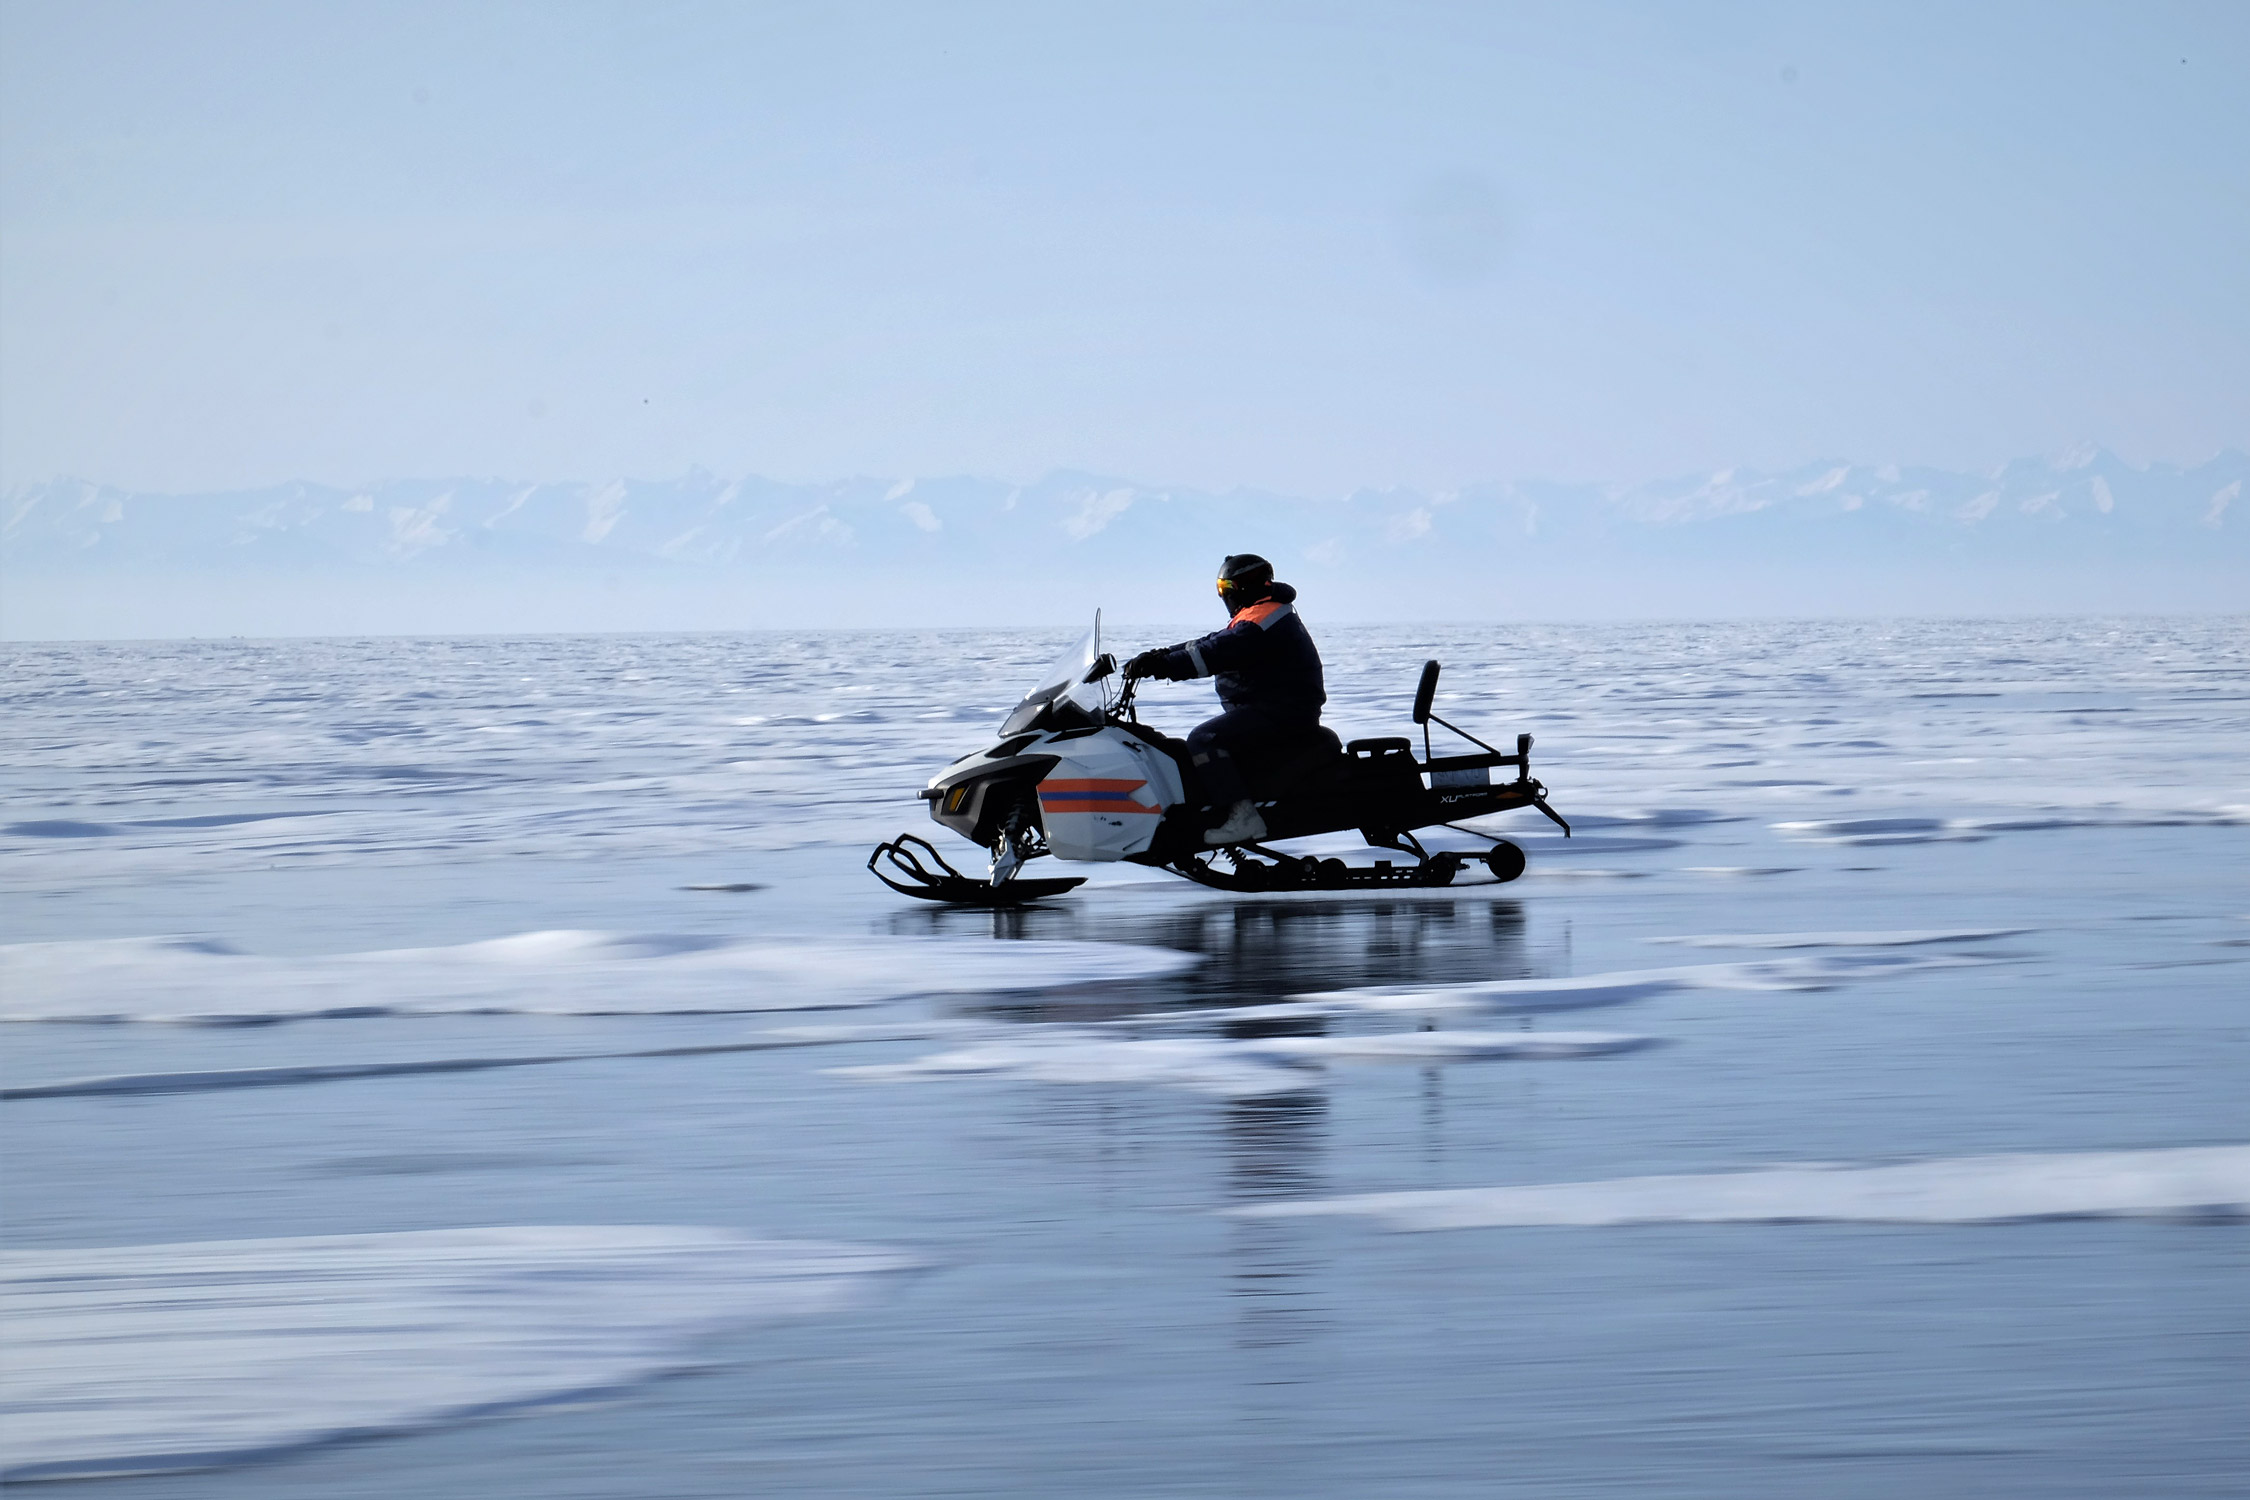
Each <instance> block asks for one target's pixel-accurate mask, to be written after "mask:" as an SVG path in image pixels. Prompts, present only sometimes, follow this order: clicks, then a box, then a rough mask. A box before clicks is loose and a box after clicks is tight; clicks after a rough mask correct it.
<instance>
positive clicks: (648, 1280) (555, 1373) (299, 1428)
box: [0, 1225, 915, 1481]
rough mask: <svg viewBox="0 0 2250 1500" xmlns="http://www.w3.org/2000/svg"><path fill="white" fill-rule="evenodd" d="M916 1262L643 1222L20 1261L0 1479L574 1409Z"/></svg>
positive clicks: (10, 1326)
mask: <svg viewBox="0 0 2250 1500" xmlns="http://www.w3.org/2000/svg"><path fill="white" fill-rule="evenodd" d="M914 1264H915V1262H913V1261H912V1260H910V1259H908V1258H906V1257H904V1256H901V1255H898V1254H894V1253H892V1252H889V1251H885V1250H878V1249H871V1248H867V1247H863V1246H855V1245H840V1244H823V1243H817V1242H800V1241H790V1240H761V1239H754V1238H751V1237H749V1236H747V1235H742V1234H737V1233H732V1232H729V1231H726V1230H719V1229H697V1228H669V1227H662V1226H649V1225H634V1226H627V1227H615V1228H611V1227H576V1226H573V1227H538V1228H494V1229H448V1230H433V1231H422V1232H418V1233H406V1234H369V1235H339V1236H326V1237H320V1238H309V1239H267V1240H219V1241H206V1242H201V1243H191V1244H173V1245H135V1246H130V1247H125V1248H119V1249H86V1250H42V1251H36V1252H13V1253H9V1254H7V1255H5V1256H0V1326H4V1328H5V1331H6V1342H7V1348H8V1357H7V1359H6V1360H5V1361H0V1411H4V1412H5V1413H6V1417H7V1432H8V1451H7V1454H6V1458H5V1468H4V1469H0V1479H5V1480H10V1481H21V1480H27V1479H64V1478H81V1477H86V1476H90V1475H97V1474H133V1473H148V1472H157V1471H163V1470H172V1469H193V1468H212V1467H218V1466H222V1465H229V1464H237V1463H245V1462H250V1461H254V1460H258V1459H263V1458H268V1457H272V1456H274V1455H276V1454H279V1453H282V1452H285V1451H288V1450H290V1449H295V1448H301V1447H304V1446H306V1445H308V1444H313V1443H321V1442H329V1441H334V1440H337V1439H341V1438H359V1437H368V1436H373V1435H378V1434H384V1433H396V1432H403V1431H408V1430H412V1429H415V1428H421V1427H429V1426H433V1425H437V1424H440V1423H446V1422H453V1421H459V1420H462V1419H464V1418H468V1417H479V1416H489V1415H493V1414H496V1413H501V1412H510V1411H522V1410H526V1409H529V1408H535V1407H539V1406H546V1405H553V1404H556V1403H561V1402H567V1401H572V1400H579V1399H584V1398H586V1397H589V1396H594V1395H599V1394H604V1393H608V1392H613V1391H615V1390H617V1389H618V1388H619V1387H622V1386H626V1385H629V1384H632V1383H635V1382H638V1381H643V1380H647V1379H649V1378H651V1377H653V1376H656V1375H660V1374H663V1373H666V1372H668V1371H674V1370H680V1369H685V1368H687V1367H689V1366H690V1365H691V1364H692V1363H693V1362H694V1359H695V1347H696V1345H697V1343H698V1342H699V1341H700V1340H701V1339H703V1338H704V1337H705V1336H706V1335H709V1334H711V1333H713V1332H716V1331H717V1330H720V1329H723V1328H726V1327H730V1326H736V1325H740V1324H744V1323H751V1322H758V1321H764V1320H767V1319H773V1318H781V1317H792V1316H802V1315H806V1314H813V1313H821V1312H827V1311H832V1310H835V1309H838V1308H842V1307H845V1306H848V1305H850V1304H851V1303H852V1302H854V1301H856V1300H858V1299H859V1298H860V1297H861V1296H862V1295H864V1293H865V1292H866V1290H867V1289H868V1278H869V1277H870V1276H871V1275H874V1274H876V1273H882V1272H895V1271H901V1270H905V1269H909V1268H910V1267H912V1266H913V1265H914Z"/></svg>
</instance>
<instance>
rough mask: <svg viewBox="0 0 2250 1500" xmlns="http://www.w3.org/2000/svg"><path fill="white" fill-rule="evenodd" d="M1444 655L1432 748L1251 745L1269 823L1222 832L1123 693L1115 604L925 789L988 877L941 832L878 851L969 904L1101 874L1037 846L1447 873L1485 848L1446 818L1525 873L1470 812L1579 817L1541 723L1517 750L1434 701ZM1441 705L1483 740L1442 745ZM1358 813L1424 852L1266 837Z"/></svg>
mask: <svg viewBox="0 0 2250 1500" xmlns="http://www.w3.org/2000/svg"><path fill="white" fill-rule="evenodd" d="M1438 670H1439V669H1438V664H1437V663H1436V662H1434V661H1433V662H1429V663H1427V664H1426V665H1425V666H1424V667H1423V668H1422V679H1421V682H1420V684H1419V685H1418V686H1417V687H1416V689H1415V694H1414V711H1413V719H1414V722H1415V723H1416V724H1418V725H1420V726H1421V728H1422V747H1421V751H1422V753H1421V755H1420V756H1419V757H1417V756H1416V754H1415V747H1414V743H1413V741H1412V740H1410V739H1407V738H1404V737H1398V738H1385V739H1361V740H1354V741H1352V742H1351V743H1350V744H1349V745H1345V744H1342V743H1340V742H1339V741H1338V739H1337V737H1336V734H1335V732H1334V731H1333V730H1329V729H1318V730H1317V731H1315V732H1314V733H1312V734H1311V735H1309V736H1307V737H1305V738H1304V739H1302V740H1300V741H1297V742H1295V744H1294V748H1293V749H1291V751H1290V752H1289V753H1287V754H1283V755H1279V756H1274V757H1269V758H1266V759H1263V760H1261V761H1256V762H1253V761H1251V760H1250V759H1249V758H1248V757H1242V760H1243V764H1242V765H1241V768H1240V769H1241V772H1242V774H1243V776H1244V778H1245V780H1246V783H1247V786H1248V789H1249V794H1250V798H1251V800H1252V802H1253V803H1254V811H1255V812H1256V814H1257V819H1258V821H1259V822H1260V823H1261V824H1263V826H1264V832H1263V833H1262V834H1260V835H1258V836H1257V837H1255V838H1244V839H1241V840H1240V841H1237V842H1232V843H1225V844H1220V845H1218V846H1217V847H1213V846H1212V845H1211V844H1210V842H1209V841H1208V839H1207V837H1206V829H1205V827H1204V824H1205V822H1206V820H1207V816H1208V815H1207V814H1206V813H1205V811H1204V809H1205V807H1206V806H1207V805H1208V804H1209V802H1210V800H1211V799H1210V796H1209V795H1208V790H1207V788H1206V787H1205V786H1204V785H1203V784H1202V780H1201V778H1200V776H1199V773H1198V771H1197V768H1196V765H1195V762H1194V756H1193V754H1192V752H1191V751H1190V750H1189V747H1188V746H1187V745H1186V744H1185V743H1183V742H1182V741H1180V740H1176V739H1173V738H1172V737H1170V736H1169V735H1166V734H1163V733H1161V732H1159V731H1158V730H1156V729H1154V728H1151V727H1150V726H1149V725H1146V724H1143V723H1142V722H1141V721H1140V719H1139V717H1138V715H1137V713H1136V712H1135V709H1134V704H1133V700H1134V695H1135V692H1136V690H1137V689H1138V687H1139V683H1140V679H1139V678H1137V677H1133V676H1124V677H1123V678H1122V686H1121V687H1120V688H1118V689H1117V690H1116V692H1115V694H1114V696H1112V691H1111V688H1110V686H1109V684H1110V683H1111V681H1112V680H1113V679H1118V678H1119V677H1120V675H1121V674H1119V672H1118V670H1117V663H1116V661H1115V659H1114V658H1112V657H1110V656H1109V655H1107V654H1105V653H1104V652H1103V651H1102V648H1101V615H1100V614H1099V613H1098V612H1097V613H1096V614H1095V616H1094V628H1093V629H1092V630H1091V631H1089V632H1087V634H1086V635H1085V637H1084V638H1083V639H1081V640H1080V641H1079V643H1078V644H1077V645H1076V646H1075V647H1073V648H1072V649H1071V650H1070V651H1069V652H1067V653H1066V654H1065V655H1064V656H1063V657H1062V659H1061V660H1059V661H1057V662H1056V663H1055V664H1054V666H1053V667H1052V668H1050V669H1049V670H1048V672H1047V674H1046V675H1045V677H1043V678H1042V679H1041V680H1040V682H1039V683H1038V684H1037V685H1036V686H1034V687H1033V688H1032V690H1031V691H1030V692H1029V693H1027V694H1025V695H1024V698H1023V701H1022V702H1020V703H1018V704H1017V705H1016V706H1015V708H1014V710H1013V711H1011V712H1010V713H1009V715H1008V717H1007V718H1006V719H1005V720H1004V721H1002V723H1001V725H1000V735H1001V738H1000V740H999V742H998V743H996V744H994V745H993V746H991V747H990V748H989V749H986V750H982V751H975V752H972V753H970V754H968V755H964V756H962V757H961V758H960V759H959V760H957V761H955V762H954V763H953V764H952V765H950V766H948V767H946V768H945V769H944V770H942V771H940V772H939V773H938V774H937V775H936V776H934V777H932V778H931V779H930V783H929V785H928V786H926V787H925V788H923V790H922V792H921V797H922V800H923V801H925V802H927V803H928V804H929V808H930V817H931V819H932V820H933V821H935V822H937V823H939V824H941V825H943V826H944V827H946V828H947V829H950V830H951V831H953V832H954V833H957V834H960V835H961V836H962V837H963V838H966V839H967V840H969V842H971V843H973V844H976V845H978V846H980V847H982V848H983V849H985V850H986V851H987V852H988V854H989V855H990V860H991V863H990V866H989V870H988V873H987V875H986V877H985V878H984V879H982V880H979V879H976V878H974V877H972V876H969V875H966V874H964V873H962V872H961V871H959V870H957V869H955V868H954V867H953V866H952V865H951V864H949V863H948V862H947V861H946V859H945V856H944V855H942V854H940V853H939V852H938V850H937V848H936V846H934V845H933V844H931V843H930V842H929V840H927V839H924V838H922V837H920V836H919V835H916V834H911V833H906V834H900V835H899V836H898V837H897V838H894V839H892V840H890V841H889V842H887V843H883V844H879V845H877V846H876V848H875V851H874V853H872V854H870V855H869V856H868V858H867V867H868V869H869V870H871V871H873V872H874V874H875V876H876V878H877V879H879V880H881V881H882V882H883V883H884V884H885V885H887V886H889V887H890V888H891V889H892V890H895V891H898V892H900V893H901V894H903V895H908V896H918V897H921V898H923V899H925V900H930V901H941V902H947V903H952V904H958V905H969V906H1015V905H1020V904H1022V903H1024V902H1028V901H1039V900H1043V899H1046V898H1048V897H1052V896H1058V895H1061V894H1062V893H1063V892H1065V891H1068V890H1071V889H1073V888H1074V887H1076V886H1078V885H1081V884H1083V883H1084V877H1083V876H1060V877H1042V878H1035V879H1024V878H1021V875H1020V872H1021V871H1022V869H1023V867H1024V866H1025V864H1027V863H1028V862H1029V861H1031V860H1033V859H1038V858H1041V857H1052V858H1054V859H1055V860H1057V861H1061V862H1065V863H1098V862H1109V861H1117V860H1124V861H1128V862H1130V863H1133V864H1142V865H1151V866H1154V867H1156V868H1158V869H1162V870H1167V871H1169V872H1171V873H1172V874H1175V875H1180V876H1184V877H1185V878H1187V879H1189V880H1192V881H1195V882H1196V883H1198V884H1200V885H1207V886H1213V887H1216V888H1217V889H1220V890H1226V891H1241V892H1249V893H1256V892H1263V891H1308V890H1309V891H1335V890H1353V889H1362V888H1378V889H1380V888H1392V889H1396V888H1399V887H1414V886H1442V885H1451V884H1453V883H1454V881H1455V879H1456V877H1458V876H1459V875H1461V874H1462V872H1463V871H1465V870H1467V869H1468V868H1469V866H1470V863H1471V856H1470V855H1467V854H1464V853H1462V852H1460V851H1458V850H1452V849H1442V850H1438V851H1435V852H1432V851H1430V850H1428V849H1425V848H1424V847H1423V846H1422V843H1421V841H1420V840H1419V839H1417V838H1416V837H1415V833H1416V831H1417V830H1421V829H1428V828H1435V827H1446V828H1452V829H1453V830H1454V831H1455V832H1458V833H1465V834H1468V835H1469V836H1471V837H1473V838H1479V839H1487V840H1490V847H1489V848H1487V849H1486V850H1485V851H1484V853H1483V855H1482V856H1481V858H1480V859H1479V860H1478V862H1479V863H1481V864H1482V865H1483V866H1484V869H1485V871H1486V872H1488V873H1489V875H1490V877H1491V879H1493V880H1495V881H1509V880H1513V879H1515V878H1516V877H1517V876H1518V875H1520V874H1522V873H1523V868H1524V855H1523V850H1522V849H1521V848H1520V847H1519V846H1517V845H1515V844H1513V843H1510V842H1509V841H1508V840H1506V839H1502V838H1495V837H1493V836H1492V835H1491V834H1487V833H1482V832H1480V831H1479V830H1476V829H1473V828H1462V827H1460V826H1459V820H1461V819H1466V818H1477V817H1483V816H1485V815H1487V814H1490V813H1497V812H1506V811H1509V810H1511V809H1514V808H1521V807H1535V808H1537V809H1538V810H1539V811H1540V812H1542V813H1544V814H1545V815H1546V816H1547V817H1549V818H1551V819H1553V820H1554V822H1555V823H1556V824H1557V825H1559V826H1560V827H1561V828H1562V830H1563V832H1564V834H1565V835H1568V834H1569V832H1570V825H1569V824H1568V823H1567V822H1565V821H1564V820H1563V818H1562V817H1561V815H1560V814H1558V813H1556V812H1555V810H1554V809H1553V808H1551V807H1549V806H1548V805H1547V789H1546V788H1545V787H1544V786H1542V785H1541V784H1540V783H1539V782H1537V781H1535V780H1533V779H1532V775H1531V736H1530V735H1528V734H1519V735H1517V736H1516V748H1515V752H1514V753H1513V754H1508V753H1504V752H1502V751H1500V750H1496V749H1494V748H1493V747H1492V746H1490V745H1488V744H1486V743H1485V742H1484V741H1482V740H1480V739H1478V738H1477V737H1476V736H1474V735H1472V734H1470V733H1468V732H1467V731H1466V730H1463V729H1460V728H1458V727H1457V726H1455V725H1452V724H1449V723H1447V722H1446V721H1445V720H1444V719H1442V718H1440V717H1439V716H1438V715H1437V714H1435V713H1433V712H1431V707H1430V705H1431V702H1432V700H1433V699H1434V698H1435V696H1436V693H1437V683H1438ZM1433 723H1434V724H1437V725H1440V726H1442V727H1443V728H1445V729H1447V730H1449V731H1451V732H1452V733H1453V734H1455V735H1458V736H1459V737H1460V738H1462V739H1464V740H1467V741H1468V742H1469V743H1470V744H1471V745H1474V746H1475V747H1476V749H1475V750H1474V751H1473V752H1470V753H1467V754H1458V755H1438V754H1436V753H1435V751H1434V750H1433V749H1432V747H1431V743H1430V725H1431V724H1433ZM1504 768H1505V769H1512V770H1513V771H1514V772H1515V779H1514V780H1512V781H1505V782H1499V781H1495V780H1493V772H1494V771H1496V770H1501V769H1504ZM1228 821H1229V823H1230V824H1231V823H1232V822H1233V819H1232V817H1231V816H1230V818H1229V820H1228ZM1354 829H1356V830H1358V832H1359V834H1360V836H1361V837H1362V838H1363V839H1365V840H1366V842H1367V843H1368V845H1369V846H1370V847H1372V848H1376V849H1382V850H1389V851H1393V852H1397V853H1402V854H1405V855H1406V856H1408V858H1409V860H1410V861H1411V862H1410V863H1406V864H1394V863H1392V861H1390V860H1388V859H1379V860H1377V861H1375V862H1374V863H1373V864H1372V865H1362V864H1347V863H1345V862H1344V861H1343V860H1341V859H1335V858H1319V857H1315V856H1310V855H1299V854H1289V853H1285V852H1283V851H1281V850H1277V849H1274V848H1271V847H1269V846H1268V844H1267V843H1266V842H1265V840H1268V839H1272V840H1281V839H1292V838H1305V837H1309V836H1311V835H1314V834H1324V833H1340V832H1345V831H1349V830H1354ZM1224 831H1225V830H1224V829H1222V830H1221V832H1224Z"/></svg>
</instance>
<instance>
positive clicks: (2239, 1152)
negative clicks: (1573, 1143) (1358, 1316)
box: [1232, 1146, 2250, 1230]
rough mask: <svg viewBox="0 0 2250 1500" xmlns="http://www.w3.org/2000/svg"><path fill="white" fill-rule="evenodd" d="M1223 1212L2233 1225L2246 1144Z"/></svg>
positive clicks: (2242, 1192) (1641, 1180) (1444, 1221)
mask: <svg viewBox="0 0 2250 1500" xmlns="http://www.w3.org/2000/svg"><path fill="white" fill-rule="evenodd" d="M1232 1212H1234V1213H1237V1214H1241V1215H1244V1216H1252V1217H1286V1216H1292V1215H1305V1214H1354V1215H1364V1216H1366V1217H1368V1218H1372V1219H1376V1220H1379V1221H1381V1222H1382V1223H1383V1224H1384V1225H1385V1226H1386V1227H1388V1228H1391V1229H1402V1230H1428V1229H1482V1228H1493V1227H1500V1226H1521V1225H1540V1224H1571V1225H1589V1226H1598V1225H1614V1224H1737V1223H1741V1224H1764V1223H1792V1222H1810V1221H1856V1222H1864V1223H1890V1224H2003V1223H2010V1222H2014V1221H2018V1220H2026V1219H2122V1218H2181V1219H2194V1220H2202V1221H2210V1220H2220V1221H2230V1222H2240V1221H2242V1220H2245V1219H2250V1146H2184V1147H2174V1148H2169V1149H2163V1150H2153V1151H2086V1152H2075V1153H2057V1154H2053V1155H2036V1156H2034V1155H2021V1156H1964V1157H1956V1158H1953V1159H1951V1160H1942V1161H1924V1162H1912V1163H1908V1164H1906V1165H1903V1166H1882V1167H1851V1166H1799V1167H1774V1168H1769V1169H1766V1170H1763V1171H1754V1172H1715V1173H1707V1174H1698V1175H1694V1176H1678V1177H1620V1178H1615V1179H1613V1180H1610V1181H1607V1182H1558V1183H1544V1184H1539V1185H1536V1186H1530V1187H1493V1188H1459V1189H1449V1190H1441V1191H1435V1192H1421V1193H1366V1194H1361V1195H1359V1196H1356V1197H1349V1198H1319V1199H1310V1200H1306V1201H1303V1202H1296V1203H1272V1204H1261V1205H1258V1206H1256V1207H1251V1208H1241V1209H1234V1210H1232Z"/></svg>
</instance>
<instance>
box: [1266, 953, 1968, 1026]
mask: <svg viewBox="0 0 2250 1500" xmlns="http://www.w3.org/2000/svg"><path fill="white" fill-rule="evenodd" d="M1987 962H1990V960H1986V959H1978V958H1972V957H1968V956H1966V955H1952V954H1946V955H1937V954H1930V955H1920V954H1915V955H1908V954H1890V953H1839V954H1829V955H1824V956H1822V957H1819V958H1772V959H1756V960H1752V961H1750V962H1747V963H1738V964H1690V965H1687V966H1684V967H1681V968H1672V969H1626V970H1620V971H1617V972H1613V973H1607V974H1587V975H1583V976H1581V977H1579V978H1575V979H1484V980H1471V981H1469V982H1467V983H1464V984H1385V985H1369V986H1366V987H1364V988H1359V989H1346V990H1322V991H1315V992H1313V993H1309V994H1303V995H1296V996H1292V997H1291V998H1292V1000H1293V1001H1294V1006H1293V1007H1291V1009H1292V1010H1293V1011H1294V1013H1298V1014H1317V1013H1319V1012H1320V1011H1322V1010H1325V1011H1327V1012H1328V1013H1331V1014H1333V1013H1339V1012H1349V1011H1393V1012H1426V1011H1451V1010H1477V1011H1487V1012H1497V1013H1504V1014H1513V1013H1518V1012H1534V1011H1549V1010H1581V1009H1587V1008H1590V1007H1593V1006H1600V1005H1623V1004H1625V1003H1626V1002H1628V1001H1633V1000H1646V999H1650V998H1652V997H1654V996H1657V995H1669V994H1673V993H1675V992H1677V991H1680V990H1772V991H1790V990H1794V991H1813V990H1830V989H1835V988H1837V987H1838V986H1839V985H1842V984H1845V983H1848V982H1850V981H1852V980H1855V979H1878V978H1888V977H1889V976H1891V975H1894V974H1910V973H1916V972H1919V971H1922V970H1926V969H1951V968H1962V967H1966V966H1970V965H1976V964H1982V963H1987ZM1308 1008H1309V1009H1308ZM1272 1009H1273V1008H1272V1007H1258V1010H1259V1011H1261V1012H1264V1011H1271V1010H1272Z"/></svg>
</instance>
